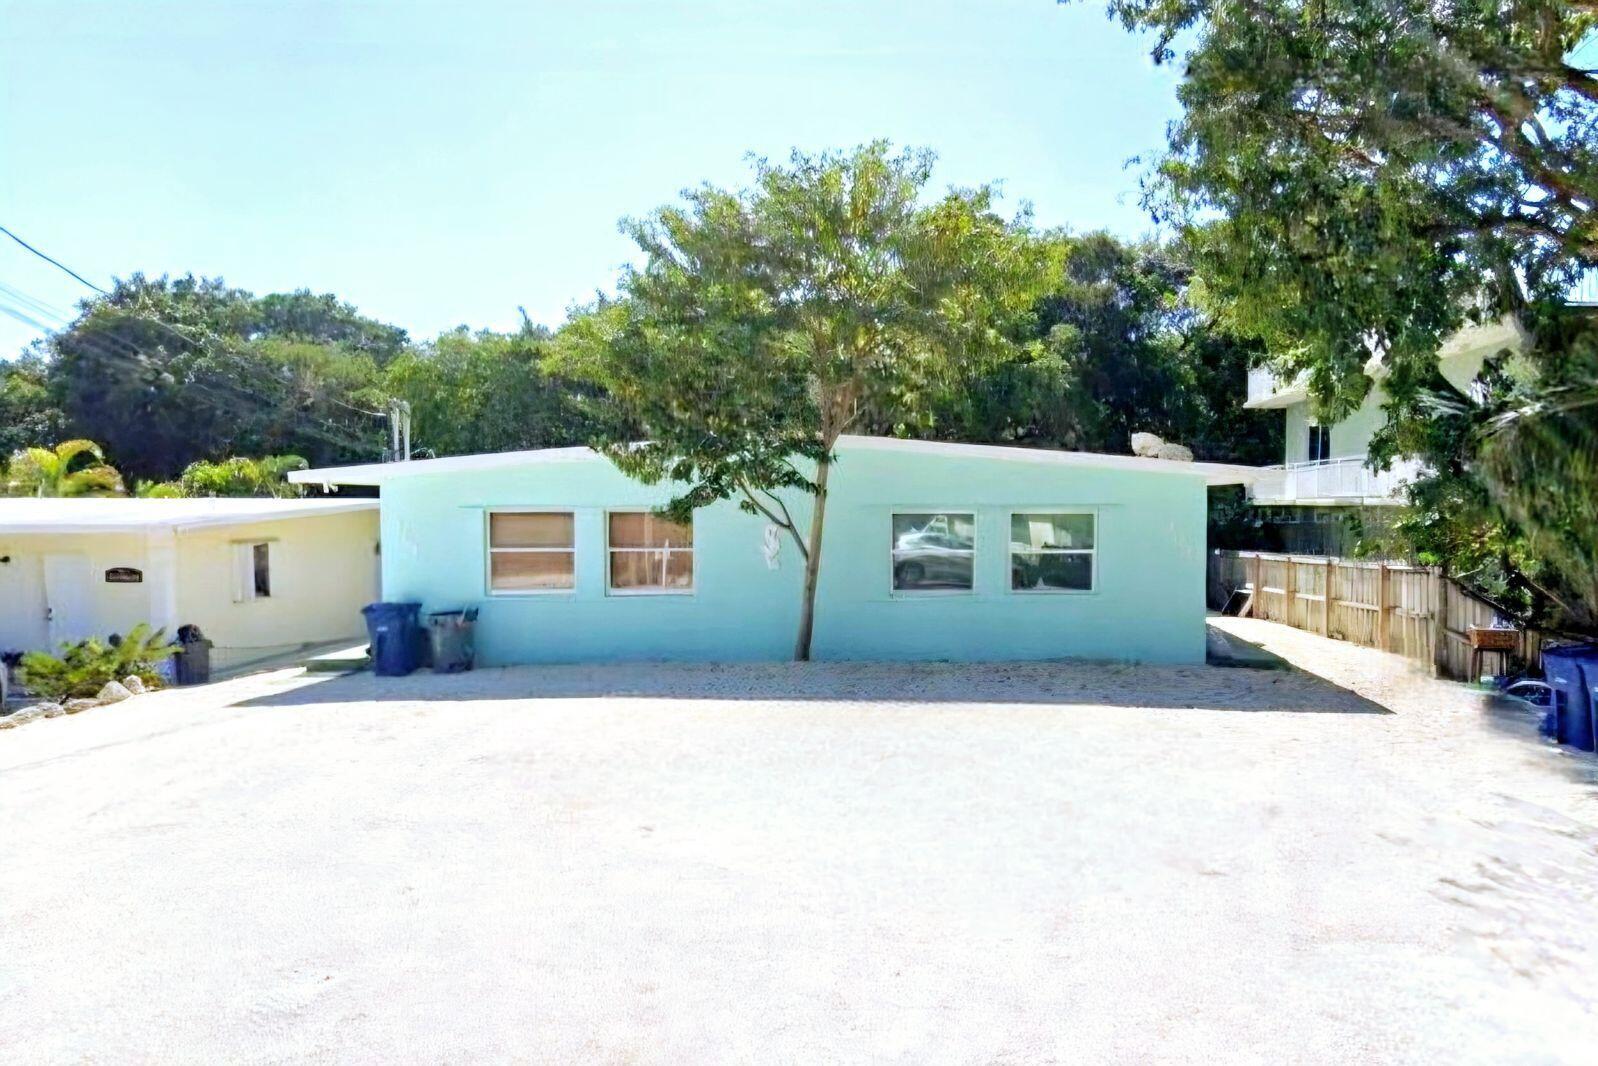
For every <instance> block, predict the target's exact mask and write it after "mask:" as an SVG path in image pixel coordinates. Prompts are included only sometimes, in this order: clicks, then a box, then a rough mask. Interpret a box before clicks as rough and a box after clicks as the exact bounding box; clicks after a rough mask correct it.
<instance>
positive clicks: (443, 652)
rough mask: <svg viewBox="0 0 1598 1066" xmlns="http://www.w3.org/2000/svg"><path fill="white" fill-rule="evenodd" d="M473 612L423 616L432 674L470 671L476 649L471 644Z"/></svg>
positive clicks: (475, 619)
mask: <svg viewBox="0 0 1598 1066" xmlns="http://www.w3.org/2000/svg"><path fill="white" fill-rule="evenodd" d="M476 622H477V608H476V607H473V608H471V609H469V610H465V611H434V612H433V613H432V614H430V615H428V616H427V636H428V641H429V644H430V645H431V648H432V652H433V673H435V674H455V673H459V672H460V671H462V670H470V669H471V668H472V659H473V658H474V657H475V656H476V648H475V647H474V646H473V643H472V635H473V630H474V628H475V623H476Z"/></svg>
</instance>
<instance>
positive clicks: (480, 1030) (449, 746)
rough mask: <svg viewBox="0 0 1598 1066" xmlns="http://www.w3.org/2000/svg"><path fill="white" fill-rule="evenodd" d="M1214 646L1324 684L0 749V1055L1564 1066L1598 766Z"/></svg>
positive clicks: (580, 702) (594, 688)
mask: <svg viewBox="0 0 1598 1066" xmlns="http://www.w3.org/2000/svg"><path fill="white" fill-rule="evenodd" d="M1223 624H1224V625H1226V626H1227V627H1228V628H1230V629H1231V630H1232V631H1234V632H1235V633H1237V634H1239V635H1241V636H1243V637H1245V638H1247V639H1251V640H1256V641H1260V642H1262V643H1264V644H1266V645H1267V646H1268V647H1269V648H1270V649H1271V650H1273V651H1275V652H1277V653H1278V654H1280V655H1283V656H1284V657H1286V658H1287V659H1289V660H1290V661H1292V662H1295V663H1297V664H1299V665H1301V666H1306V667H1310V666H1313V668H1314V669H1315V670H1317V671H1318V672H1319V673H1321V674H1322V675H1324V677H1325V678H1326V679H1327V680H1322V679H1320V678H1317V677H1312V676H1310V675H1308V674H1305V673H1301V672H1298V671H1276V672H1266V671H1253V670H1236V669H1232V670H1225V669H1214V668H1176V667H1133V666H1124V665H1114V664H1034V665H1024V666H1017V665H1002V666H988V667H983V666H945V665H936V664H933V665H915V666H910V665H896V666H882V665H814V666H808V667H797V666H791V665H783V666H754V667H682V666H664V665H644V666H618V667H612V668H604V669H599V668H577V667H570V668H567V667H553V668H525V669H510V670H491V671H481V672H478V673H475V674H471V675H467V676H464V677H454V678H446V677H433V676H430V675H417V676H413V677H411V678H405V679H378V678H373V677H370V676H355V677H346V678H337V679H331V680H317V679H312V678H307V677H304V676H302V675H299V674H297V673H296V672H293V671H285V672H278V673H272V674H263V675H258V676H255V677H251V678H243V679H239V680H237V681H233V682H227V683H224V684H219V685H213V686H209V687H206V688H204V689H195V690H186V691H182V692H167V693H160V694H156V695H151V696H146V697H140V698H138V699H136V700H134V701H133V702H131V703H129V704H126V705H123V706H120V707H113V708H102V709H98V710H92V711H88V712H85V713H83V714H80V715H76V716H73V717H67V718H57V719H51V720H48V721H41V722H34V723H31V724H29V725H27V726H24V727H21V728H17V729H14V730H8V731H4V732H0V817H3V819H4V821H3V826H4V828H3V829H0V1049H4V1050H3V1052H0V1054H3V1056H4V1057H5V1058H6V1059H7V1060H9V1061H16V1062H33V1063H41V1062H61V1061H73V1062H77V1061H102V1062H126V1061H142V1062H159V1063H172V1062H207V1063H210V1062H222V1061H243V1062H263V1063H264V1062H273V1063H275V1062H286V1061H313V1062H335V1061H336V1062H411V1061H417V1062H444V1061H448V1062H455V1063H472V1062H500V1061H525V1062H618V1063H620V1062H625V1063H633V1062H646V1063H685V1062H723V1061H727V1062H759V1063H784V1062H792V1063H819V1062H900V1063H932V1062H937V1063H945V1062H952V1063H962V1062H965V1063H1035V1062H1037V1063H1042V1062H1080V1061H1104V1060H1112V1059H1113V1060H1128V1059H1137V1060H1145V1061H1146V1060H1150V1059H1159V1060H1187V1061H1228V1062H1232V1061H1244V1062H1261V1063H1278V1062H1285V1061H1309V1062H1314V1061H1332V1060H1336V1061H1351V1060H1352V1061H1381V1062H1392V1061H1407V1062H1435V1061H1452V1062H1459V1061H1480V1062H1487V1061H1494V1062H1498V1061H1517V1062H1525V1061H1547V1062H1552V1061H1571V1062H1576V1061H1586V1062H1590V1061H1592V1055H1593V1053H1594V1052H1593V1049H1594V1048H1595V1047H1598V1020H1595V1019H1598V898H1595V897H1598V799H1595V796H1598V788H1595V786H1598V762H1595V761H1594V760H1593V759H1592V758H1591V757H1590V756H1572V755H1571V754H1569V753H1567V752H1563V751H1559V750H1557V749H1554V748H1551V747H1549V746H1547V745H1546V744H1544V743H1542V742H1540V741H1539V740H1538V739H1537V737H1536V733H1535V727H1534V725H1533V723H1532V722H1531V720H1530V718H1528V717H1527V716H1524V715H1521V714H1518V713H1515V712H1512V711H1507V710H1504V709H1501V708H1495V707H1491V706H1488V705H1486V704H1484V703H1483V702H1482V701H1481V700H1480V699H1479V698H1477V697H1475V696H1473V695H1471V694H1470V693H1469V691H1468V690H1466V689H1464V688H1462V687H1460V686H1456V685H1449V684H1446V683H1441V682H1435V681H1431V680H1430V679H1427V678H1424V677H1421V676H1419V675H1416V674H1413V673H1411V672H1409V670H1408V668H1407V667H1406V665H1405V664H1404V663H1402V662H1401V661H1400V660H1397V659H1395V658H1391V657H1388V656H1383V655H1380V654H1377V653H1375V652H1370V651H1367V650H1364V649H1360V648H1355V647H1352V646H1350V645H1346V644H1338V643H1333V642H1329V641H1324V640H1321V639H1320V638H1317V637H1313V636H1310V635H1308V634H1304V633H1299V632H1296V631H1293V630H1289V629H1285V628H1283V627H1280V626H1276V625H1273V624H1271V623H1264V622H1251V621H1246V620H1225V622H1224V623H1223ZM1339 686H1343V687H1339Z"/></svg>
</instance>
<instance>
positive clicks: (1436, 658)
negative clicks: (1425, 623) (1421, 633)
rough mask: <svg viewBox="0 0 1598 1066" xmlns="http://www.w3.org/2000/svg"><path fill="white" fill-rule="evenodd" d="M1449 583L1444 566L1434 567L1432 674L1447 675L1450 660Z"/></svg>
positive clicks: (1435, 675) (1436, 675)
mask: <svg viewBox="0 0 1598 1066" xmlns="http://www.w3.org/2000/svg"><path fill="white" fill-rule="evenodd" d="M1447 607H1448V584H1447V582H1445V581H1444V580H1443V568H1442V567H1440V566H1434V567H1432V676H1433V677H1445V676H1447V673H1448V671H1447V669H1446V664H1447V662H1448V610H1447Z"/></svg>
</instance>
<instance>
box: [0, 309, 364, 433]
mask: <svg viewBox="0 0 1598 1066" xmlns="http://www.w3.org/2000/svg"><path fill="white" fill-rule="evenodd" d="M0 289H5V290H8V291H9V292H11V293H12V294H14V296H16V297H20V298H21V299H22V300H26V301H27V303H23V304H22V305H21V307H18V306H13V305H8V304H7V303H5V302H4V301H3V300H0V313H3V314H6V315H9V316H10V317H12V318H15V319H17V320H18V321H20V322H25V323H27V324H28V325H31V326H33V327H34V328H36V329H40V330H43V331H45V332H51V330H52V327H51V326H50V325H49V324H48V323H45V322H40V321H39V320H38V319H36V318H33V317H32V315H29V314H27V313H26V311H27V310H33V308H31V307H29V306H28V304H37V303H39V302H40V301H38V300H35V299H33V298H32V297H29V296H28V295H27V294H26V293H21V292H18V291H17V290H15V289H11V288H10V287H9V286H4V285H0ZM40 313H43V314H48V312H40ZM128 317H129V318H131V319H132V320H134V321H137V322H146V323H151V324H156V325H164V324H163V323H160V322H158V321H157V320H155V319H150V318H145V317H143V316H140V315H129V316H128ZM64 324H66V323H63V325H64ZM54 328H60V327H54ZM168 332H170V333H172V334H173V335H174V336H176V337H178V338H179V339H181V340H183V341H184V342H185V343H187V344H191V345H194V346H195V347H197V348H202V350H205V351H207V352H208V353H209V354H212V355H214V354H215V353H214V352H211V351H210V350H209V349H206V348H203V346H201V345H199V344H198V343H197V342H196V341H194V340H193V339H192V338H189V337H187V336H185V335H184V334H181V333H178V332H177V331H176V330H172V329H170V328H168ZM72 343H73V344H74V345H77V346H79V347H81V348H83V349H85V350H86V351H88V352H90V353H92V354H94V355H96V356H98V357H99V358H101V359H103V360H105V361H107V362H108V363H111V364H115V365H117V366H119V367H121V368H122V369H123V370H125V371H132V372H135V373H146V372H149V371H150V370H152V369H154V367H153V366H152V365H151V364H150V363H148V362H147V360H149V358H150V356H149V354H148V353H147V352H145V351H143V350H142V349H140V348H139V347H138V346H136V345H134V344H132V343H131V342H129V341H126V340H124V339H122V338H121V337H117V336H114V335H112V334H109V333H99V332H84V331H80V332H78V333H77V334H75V335H74V336H73V339H72ZM118 347H120V348H122V349H126V351H119V350H118ZM256 384H258V385H262V386H266V385H270V386H271V387H273V388H276V387H279V386H281V385H283V384H284V383H283V382H280V381H277V380H275V379H263V380H261V381H258V382H257V383H256ZM179 387H180V388H182V389H184V390H186V391H188V392H190V393H192V394H193V395H195V396H198V397H201V398H203V399H205V400H206V401H208V402H209V403H210V404H211V406H213V407H214V408H216V409H217V410H220V411H223V412H225V413H228V414H232V415H235V416H239V417H241V418H248V417H253V416H259V415H261V414H262V413H265V412H272V413H276V414H278V415H284V416H287V420H288V421H287V426H286V427H285V428H289V429H291V430H292V431H294V432H298V433H302V434H304V435H305V436H307V437H312V438H315V439H317V440H320V441H321V442H322V443H324V444H331V445H334V446H335V447H338V448H347V449H355V450H360V451H365V450H368V449H371V448H373V447H374V444H373V442H372V441H370V440H368V439H363V438H362V437H359V436H355V435H354V434H353V433H351V432H350V430H348V429H346V428H344V427H340V426H338V425H337V424H336V423H334V422H332V421H330V420H327V419H321V420H318V419H315V418H314V417H313V416H310V415H308V414H306V413H305V412H301V411H298V410H295V409H294V408H292V407H283V406H280V405H279V404H278V403H276V402H274V400H273V399H272V398H271V397H269V396H266V395H264V394H262V393H261V392H257V391H253V390H251V389H248V388H246V387H245V386H244V385H241V384H239V383H237V382H232V381H217V382H215V383H206V382H200V381H197V380H194V379H190V380H188V381H184V382H182V383H180V386H179ZM219 389H227V390H229V391H230V392H231V393H232V394H233V395H228V394H226V393H224V392H221V391H219ZM328 399H331V400H334V402H339V403H341V401H338V400H337V399H336V398H334V397H328ZM252 404H253V405H255V406H254V407H252V406H250V405H252ZM341 406H345V407H349V408H350V409H351V410H356V411H360V413H362V414H367V413H372V412H366V411H361V410H360V409H359V408H356V407H354V406H352V405H349V404H342V403H341ZM379 417H381V415H379Z"/></svg>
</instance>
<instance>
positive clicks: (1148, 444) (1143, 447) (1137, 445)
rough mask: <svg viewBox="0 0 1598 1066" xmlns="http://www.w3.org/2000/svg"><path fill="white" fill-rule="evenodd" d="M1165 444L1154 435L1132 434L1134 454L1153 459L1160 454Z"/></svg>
mask: <svg viewBox="0 0 1598 1066" xmlns="http://www.w3.org/2000/svg"><path fill="white" fill-rule="evenodd" d="M1164 445H1165V442H1164V441H1163V440H1161V439H1160V438H1159V437H1156V436H1155V435H1154V434H1152V433H1134V434H1132V454H1133V455H1141V456H1143V457H1145V458H1148V459H1152V458H1154V457H1155V456H1156V455H1158V454H1159V451H1160V449H1161V448H1162V447H1163V446H1164Z"/></svg>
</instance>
